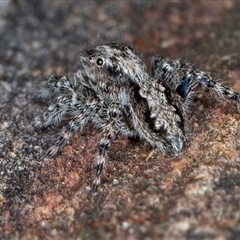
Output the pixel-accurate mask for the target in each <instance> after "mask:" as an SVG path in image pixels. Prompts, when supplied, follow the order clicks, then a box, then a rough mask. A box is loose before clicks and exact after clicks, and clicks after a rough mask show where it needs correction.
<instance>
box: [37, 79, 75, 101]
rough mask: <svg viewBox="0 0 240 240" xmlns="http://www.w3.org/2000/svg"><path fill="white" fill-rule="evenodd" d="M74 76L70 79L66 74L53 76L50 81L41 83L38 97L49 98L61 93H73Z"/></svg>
mask: <svg viewBox="0 0 240 240" xmlns="http://www.w3.org/2000/svg"><path fill="white" fill-rule="evenodd" d="M74 85H75V84H74V78H73V79H70V78H67V77H66V76H51V77H50V78H49V79H48V81H46V82H44V83H42V84H40V86H39V89H38V90H37V96H38V98H40V99H42V100H48V99H50V98H52V97H55V96H56V95H59V94H61V95H62V94H66V93H67V94H69V93H73V92H74V90H73V87H74Z"/></svg>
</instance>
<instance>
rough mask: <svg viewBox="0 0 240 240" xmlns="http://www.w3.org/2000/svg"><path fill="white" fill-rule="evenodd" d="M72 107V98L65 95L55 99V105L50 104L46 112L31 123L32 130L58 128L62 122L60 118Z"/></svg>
mask: <svg viewBox="0 0 240 240" xmlns="http://www.w3.org/2000/svg"><path fill="white" fill-rule="evenodd" d="M71 105H72V96H70V95H66V96H61V97H58V98H57V102H56V103H55V104H51V105H50V106H49V107H48V109H47V111H46V112H45V113H44V114H43V116H41V117H37V118H35V119H34V120H33V122H32V128H33V129H35V130H42V129H44V128H46V127H48V126H51V125H55V126H58V125H59V123H60V122H61V120H62V116H63V115H64V114H66V113H67V112H68V111H69V106H71Z"/></svg>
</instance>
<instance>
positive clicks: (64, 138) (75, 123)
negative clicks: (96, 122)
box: [46, 98, 99, 157]
mask: <svg viewBox="0 0 240 240" xmlns="http://www.w3.org/2000/svg"><path fill="white" fill-rule="evenodd" d="M98 103H99V101H98V99H93V98H90V99H89V100H88V101H87V102H86V103H85V105H84V106H83V107H82V108H81V109H79V110H78V113H77V114H75V116H73V118H72V120H71V121H69V122H68V124H67V125H66V127H65V129H64V130H63V131H62V133H61V134H60V138H59V140H58V141H57V143H56V144H55V145H54V146H52V147H50V148H49V149H48V151H47V153H46V156H47V157H53V156H54V155H55V154H57V153H58V152H59V151H60V150H62V148H63V147H64V146H65V145H66V143H67V142H68V140H69V139H70V137H71V136H72V134H73V133H74V132H76V131H77V130H78V129H82V128H83V127H84V126H85V125H86V123H87V122H88V121H89V119H90V118H91V116H92V115H94V113H95V112H96V110H97V108H98Z"/></svg>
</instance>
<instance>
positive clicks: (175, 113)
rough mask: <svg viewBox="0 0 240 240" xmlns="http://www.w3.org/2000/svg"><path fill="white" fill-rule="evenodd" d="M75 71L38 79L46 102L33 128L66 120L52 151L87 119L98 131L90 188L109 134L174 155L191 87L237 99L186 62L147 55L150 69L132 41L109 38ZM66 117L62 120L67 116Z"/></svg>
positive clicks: (182, 138) (182, 142) (186, 131)
mask: <svg viewBox="0 0 240 240" xmlns="http://www.w3.org/2000/svg"><path fill="white" fill-rule="evenodd" d="M79 61H80V68H79V70H78V71H77V72H76V73H75V75H74V77H72V78H68V77H66V76H51V77H50V78H49V79H48V81H46V82H44V83H43V84H42V85H41V88H40V91H39V97H40V98H42V99H43V100H45V101H49V102H50V106H49V108H48V110H47V111H46V112H45V113H44V115H43V116H42V117H39V118H36V119H35V120H34V122H33V123H32V127H33V128H34V129H37V130H40V129H44V128H46V127H48V126H51V125H55V126H58V125H59V124H60V123H61V121H62V120H63V118H62V117H63V116H64V120H65V122H66V125H65V127H64V129H63V131H62V132H61V134H60V138H59V140H58V141H57V142H56V144H55V145H54V146H53V147H51V148H50V149H49V150H48V151H47V153H46V155H47V157H49V158H50V157H52V156H54V155H55V154H57V153H58V152H59V151H60V150H61V149H62V148H63V147H64V146H65V144H66V143H67V142H68V140H69V138H70V137H71V135H72V133H73V132H76V131H77V130H79V129H82V128H83V127H84V126H85V125H86V124H87V123H88V122H89V121H91V122H93V123H94V124H95V126H96V128H97V129H98V130H99V132H100V133H101V140H100V143H99V153H98V156H97V159H96V177H95V180H94V182H93V191H97V188H98V186H99V184H100V179H101V174H102V170H103V167H104V164H105V163H106V159H107V154H106V150H107V149H108V148H109V147H110V144H111V142H112V141H113V139H114V138H115V137H116V136H117V135H118V134H122V135H123V136H125V137H139V138H140V139H143V140H145V141H147V142H148V143H149V144H150V145H151V146H152V147H153V148H156V149H158V150H159V151H161V152H164V153H171V154H173V155H174V156H179V155H180V154H181V153H182V151H183V149H184V148H185V147H186V146H188V144H189V138H190V132H191V127H190V123H189V117H188V111H189V105H190V103H191V99H192V96H193V90H194V89H195V88H196V87H197V86H198V85H201V86H202V87H203V88H204V89H205V90H212V91H214V92H216V93H217V94H219V95H220V96H223V97H225V98H229V99H233V100H235V101H236V102H238V103H239V102H240V94H239V93H237V92H235V91H234V90H232V89H230V88H228V87H225V86H222V85H221V84H219V83H217V82H215V81H213V80H212V78H211V76H210V75H209V74H207V73H206V72H202V71H199V70H198V69H196V68H195V67H194V66H193V65H191V64H189V63H183V62H181V61H180V60H170V59H166V58H163V57H161V56H154V57H153V58H152V70H151V73H149V72H148V71H147V69H146V66H145V64H144V63H143V61H142V59H141V58H140V57H139V55H138V54H137V53H136V51H135V50H133V49H132V47H130V46H127V45H124V44H117V43H110V44H106V45H102V46H97V47H96V48H89V49H86V50H84V51H82V53H81V54H80V57H79ZM66 120H67V121H66Z"/></svg>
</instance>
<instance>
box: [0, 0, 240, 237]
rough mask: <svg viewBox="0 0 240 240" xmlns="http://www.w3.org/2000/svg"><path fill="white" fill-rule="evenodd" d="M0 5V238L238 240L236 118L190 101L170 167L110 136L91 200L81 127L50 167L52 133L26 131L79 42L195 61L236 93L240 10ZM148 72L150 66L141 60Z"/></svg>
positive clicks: (208, 99) (91, 151) (231, 110)
mask: <svg viewBox="0 0 240 240" xmlns="http://www.w3.org/2000/svg"><path fill="white" fill-rule="evenodd" d="M62 3H63V2H59V1H52V2H51V1H17V0H16V1H5V2H0V35H1V37H0V167H1V168H0V239H145V240H147V239H237V238H238V237H239V236H240V230H239V229H240V172H239V169H240V165H239V164H240V140H239V136H240V127H239V123H240V114H239V112H238V111H237V107H236V104H235V103H232V102H230V101H226V103H225V102H223V101H221V99H218V98H217V97H216V96H214V95H211V94H207V93H204V92H199V93H198V94H197V95H196V98H195V100H194V103H193V107H192V114H191V116H192V119H191V122H192V124H193V126H194V132H193V136H192V142H191V146H190V147H189V148H188V149H186V150H185V151H184V153H183V154H182V155H181V156H180V157H179V158H174V157H170V156H164V155H163V154H161V153H159V154H155V155H154V156H153V157H152V158H150V159H149V160H148V161H146V157H147V156H148V154H149V153H150V151H151V148H150V147H149V146H148V145H147V144H146V143H144V142H131V141H130V140H126V139H124V138H122V137H119V138H118V139H117V140H116V141H115V142H114V144H113V145H112V146H111V148H110V149H109V152H108V155H109V160H110V161H109V163H108V165H107V167H106V170H105V174H104V179H103V183H102V185H101V187H100V189H99V192H98V194H97V195H96V196H92V195H91V191H90V189H91V183H92V179H93V169H92V164H93V161H94V156H95V152H96V150H97V146H98V140H99V137H98V134H97V132H96V131H95V130H93V129H92V127H91V126H90V125H89V126H88V127H86V128H85V129H84V130H83V131H82V132H81V133H78V134H76V135H75V136H74V137H73V138H72V139H71V142H70V143H69V145H68V146H66V147H65V148H64V150H63V152H62V153H61V154H60V155H58V156H57V157H56V158H54V159H51V160H49V161H43V160H42V159H41V156H42V154H43V153H44V150H46V149H47V148H48V147H49V146H51V145H52V144H53V143H54V142H55V141H56V134H57V133H58V131H59V130H58V129H54V128H52V129H49V130H47V131H43V132H41V133H28V132H27V128H28V127H29V125H30V122H31V121H32V119H33V118H34V116H37V115H39V114H42V113H43V111H44V106H46V104H45V103H39V102H37V101H36V100H35V98H34V89H35V88H36V86H37V84H38V83H39V82H41V81H43V79H46V78H47V76H49V75H51V74H53V73H55V74H68V73H69V74H73V73H74V72H75V71H76V70H77V68H78V62H77V57H78V53H79V50H80V49H81V46H82V45H86V44H93V43H96V42H98V41H101V42H111V41H116V40H117V41H127V42H131V44H132V45H133V46H134V47H135V48H137V49H138V50H139V51H140V52H143V53H144V59H145V60H146V62H149V57H150V56H151V55H153V54H155V53H160V54H162V55H164V56H169V57H172V58H178V57H181V58H183V59H185V60H188V61H191V62H194V63H195V64H196V66H197V67H198V68H199V69H202V70H204V71H209V72H211V73H212V76H213V77H214V79H221V81H223V82H224V84H226V85H227V86H230V87H232V88H234V89H235V90H237V91H240V72H239V66H240V55H239V38H240V15H239V11H240V4H239V3H238V2H232V1H224V2H221V4H219V3H218V2H215V1H200V2H198V3H197V4H196V3H194V2H190V1H189V2H188V1H185V2H179V3H170V2H167V1H164V2H161V3H158V2H156V1H150V3H147V2H145V1H129V2H127V1H89V2H85V1H79V2H74V1H66V2H64V4H62ZM148 65H149V63H148Z"/></svg>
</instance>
